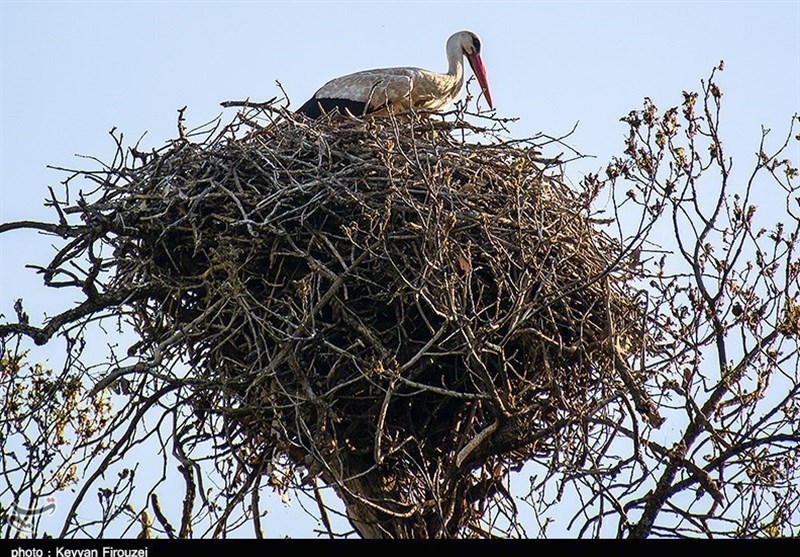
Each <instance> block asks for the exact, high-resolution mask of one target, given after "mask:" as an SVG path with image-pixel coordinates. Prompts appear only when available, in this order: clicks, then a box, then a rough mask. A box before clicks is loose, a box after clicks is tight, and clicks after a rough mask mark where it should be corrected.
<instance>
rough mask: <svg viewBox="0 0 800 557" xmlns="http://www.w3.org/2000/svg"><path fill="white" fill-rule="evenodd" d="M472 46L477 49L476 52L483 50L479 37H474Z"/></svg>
mask: <svg viewBox="0 0 800 557" xmlns="http://www.w3.org/2000/svg"><path fill="white" fill-rule="evenodd" d="M472 48H473V49H475V52H480V51H481V42H480V41H479V40H478V37H475V36H473V37H472Z"/></svg>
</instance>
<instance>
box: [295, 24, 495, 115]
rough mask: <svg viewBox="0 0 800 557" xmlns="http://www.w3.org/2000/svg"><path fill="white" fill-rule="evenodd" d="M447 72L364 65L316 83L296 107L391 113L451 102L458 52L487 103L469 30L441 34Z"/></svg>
mask: <svg viewBox="0 0 800 557" xmlns="http://www.w3.org/2000/svg"><path fill="white" fill-rule="evenodd" d="M446 49H447V61H448V70H447V73H437V72H431V71H428V70H423V69H420V68H382V69H376V70H366V71H361V72H357V73H353V74H349V75H345V76H342V77H337V78H336V79H332V80H331V81H329V82H328V83H326V84H325V85H323V86H322V87H320V88H319V90H318V91H317V92H316V93H314V96H313V97H311V99H309V100H308V102H306V103H305V104H304V105H303V106H302V107H300V108H299V109H298V112H300V113H303V114H305V115H306V116H309V117H311V118H317V117H319V116H320V115H322V114H324V113H326V112H330V111H332V110H337V109H338V110H340V111H342V112H343V111H348V112H350V113H351V114H353V115H355V116H363V115H366V114H381V113H385V112H387V111H388V110H389V109H391V110H392V111H393V112H395V113H400V112H405V111H408V110H411V109H420V110H440V109H442V108H444V107H445V106H447V105H448V104H450V103H451V102H453V101H454V100H455V99H456V98H457V97H458V95H459V93H460V92H461V88H462V87H463V85H464V56H466V57H467V60H469V63H470V65H471V66H472V70H473V72H474V73H475V77H477V79H478V82H479V84H480V86H481V89H482V90H483V94H484V96H485V97H486V101H487V102H488V103H489V106H490V107H491V106H492V97H491V94H490V92H489V84H488V80H487V78H486V70H485V69H484V67H483V61H482V59H481V42H480V39H479V38H478V36H477V35H476V34H475V33H473V32H471V31H459V32H458V33H455V34H454V35H452V36H451V37H450V38H449V39H448V40H447V47H446Z"/></svg>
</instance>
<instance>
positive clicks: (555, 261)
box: [81, 106, 652, 535]
mask: <svg viewBox="0 0 800 557" xmlns="http://www.w3.org/2000/svg"><path fill="white" fill-rule="evenodd" d="M490 124H491V122H490ZM135 155H136V160H135V162H136V164H130V165H128V164H126V165H122V166H121V167H120V168H118V169H116V170H114V172H113V175H112V176H111V177H106V178H104V182H103V185H102V188H101V195H100V196H99V199H98V200H97V201H94V202H92V203H91V204H84V205H82V207H81V213H82V214H83V218H84V219H85V220H87V221H97V220H98V219H100V220H102V221H103V222H104V223H106V224H105V226H106V227H107V228H108V229H109V230H110V231H111V232H112V235H110V236H109V238H108V242H109V243H111V244H112V245H113V247H114V258H113V259H114V263H115V273H116V274H115V277H114V279H113V280H112V282H111V284H110V285H109V289H110V290H113V289H114V288H118V289H128V290H131V289H135V290H136V292H139V293H140V294H137V295H136V296H132V297H131V299H130V300H129V301H128V302H126V303H129V304H132V306H133V315H134V320H135V324H136V327H137V330H138V332H139V333H140V335H141V338H142V343H141V345H140V346H138V350H139V353H140V354H143V355H148V357H149V358H151V360H153V359H154V358H155V359H156V360H158V361H166V360H173V361H175V360H177V359H180V360H182V361H184V362H186V363H188V364H189V371H188V372H187V376H186V377H187V378H188V379H190V380H191V381H193V382H194V383H192V384H193V385H195V387H194V389H193V391H192V395H191V396H190V397H189V398H188V401H189V403H190V404H191V405H192V406H193V407H194V408H195V410H196V411H197V412H199V413H207V412H212V413H217V414H222V415H224V416H225V417H226V418H225V421H226V431H225V432H224V433H223V432H216V433H214V435H218V436H220V437H225V439H226V440H227V442H229V443H230V444H232V445H235V447H236V451H237V452H238V454H239V455H240V458H242V459H244V460H245V461H246V462H249V463H250V465H251V466H253V467H254V468H257V467H261V471H262V472H264V473H268V472H269V471H270V470H274V468H273V467H272V466H273V465H274V464H275V463H276V462H289V463H290V465H291V466H293V467H295V468H297V469H302V470H305V471H306V473H307V475H308V476H309V477H318V476H321V477H322V478H323V479H324V480H325V481H326V482H327V483H329V484H331V485H334V486H335V487H336V489H337V491H338V492H339V493H340V495H341V496H342V497H343V498H344V499H345V501H346V502H348V501H350V502H352V503H354V504H355V503H357V502H358V501H361V502H364V501H365V500H368V507H369V508H371V509H372V511H371V512H372V515H370V516H371V517H372V518H373V519H376V520H379V519H380V516H394V517H409V520H411V521H412V522H413V521H416V522H415V524H417V526H415V528H417V530H416V531H417V532H419V531H420V530H419V524H420V523H423V522H424V523H425V525H424V526H425V527H424V528H423V530H422V531H425V532H427V533H428V534H429V535H441V534H442V533H443V532H446V531H447V530H448V528H451V527H452V526H453V525H455V527H456V528H459V527H462V526H463V525H464V524H465V523H466V522H468V521H469V520H470V517H469V516H468V515H470V513H473V514H474V513H479V512H480V511H479V510H476V508H474V507H473V506H472V505H473V502H474V501H477V500H480V499H481V498H485V497H489V496H491V495H492V494H496V493H497V489H500V488H499V487H498V486H497V485H495V484H497V481H496V480H497V478H498V476H497V470H498V468H497V466H498V464H501V465H503V466H504V467H513V466H517V465H521V464H522V463H524V462H526V461H527V460H529V459H531V458H532V457H534V456H547V455H550V454H553V452H554V451H557V450H558V451H560V452H561V454H562V455H567V457H571V458H579V456H580V455H579V454H578V453H579V451H578V449H577V446H578V444H576V443H573V442H572V441H571V439H572V438H573V437H575V436H578V435H580V432H581V431H582V429H581V425H580V424H581V423H582V422H581V420H582V419H583V418H585V417H586V416H588V415H590V414H591V413H594V412H597V411H598V409H600V408H602V406H603V405H604V404H605V403H607V401H608V400H610V399H612V398H614V397H616V396H619V393H620V392H623V393H626V397H629V398H632V399H633V400H634V401H635V403H636V405H637V406H638V407H639V408H640V410H641V411H642V412H644V413H645V414H646V413H647V412H648V409H652V408H651V407H650V406H649V405H648V401H647V400H646V397H644V395H643V394H642V393H643V391H642V390H641V389H640V388H639V387H638V385H639V384H640V383H641V381H642V378H640V377H638V376H637V373H636V372H635V371H633V370H632V369H631V368H630V367H628V365H627V363H626V360H627V358H628V356H629V355H631V354H638V353H639V351H640V350H642V343H643V332H642V331H643V325H642V318H643V316H642V308H641V304H640V303H639V302H638V301H637V300H636V297H635V296H634V295H633V293H632V290H631V289H630V288H629V287H628V286H627V285H626V283H625V281H624V280H623V279H622V278H621V276H617V275H615V274H614V273H613V270H614V268H615V265H616V264H617V263H618V262H619V258H620V257H621V256H622V253H621V249H622V248H621V247H620V246H619V245H618V243H616V242H615V241H612V240H611V239H610V238H609V237H608V236H606V235H605V234H604V233H602V232H601V231H599V229H598V227H597V226H596V225H595V224H593V222H592V220H591V218H590V207H589V206H590V203H591V201H592V197H593V196H592V192H588V191H576V189H574V188H572V187H569V186H568V185H566V184H565V183H564V181H563V179H562V177H561V176H562V168H561V165H560V163H557V162H554V161H552V160H551V161H546V160H544V159H542V158H541V155H540V154H539V149H538V148H537V145H536V142H535V141H527V142H520V141H501V140H498V138H497V137H496V136H495V135H494V134H493V133H492V132H491V131H490V130H487V129H485V128H478V127H475V126H473V125H470V124H467V123H465V122H464V121H463V120H462V119H461V118H458V117H449V118H444V119H442V118H430V117H426V116H404V117H402V118H375V119H367V120H365V121H362V120H356V119H350V118H343V117H332V118H330V119H327V120H320V121H308V120H305V119H304V118H301V117H295V116H293V115H291V114H289V113H286V112H283V111H281V110H280V109H277V108H275V107H270V106H267V107H262V108H261V109H259V110H256V111H253V110H250V111H249V112H247V113H246V114H245V113H243V114H240V116H239V118H238V119H237V121H236V123H235V124H234V125H232V126H230V127H228V128H226V129H224V130H222V131H221V132H219V133H216V134H213V135H212V136H210V137H208V138H206V139H205V140H204V141H202V142H201V143H194V142H192V141H191V140H190V139H186V138H182V139H180V140H177V141H175V142H173V143H171V144H170V146H169V147H168V148H165V149H162V150H161V151H159V152H156V153H153V154H150V155H146V156H145V155H142V154H140V153H135ZM141 292H145V293H146V295H141ZM561 458H565V457H564V456H562V457H561ZM469 470H472V471H473V473H472V474H469V473H466V472H467V471H469ZM492 471H493V472H492ZM492 482H494V483H492ZM490 485H491V486H494V487H490ZM448 497H449V498H453V499H454V500H458V501H459V503H458V505H457V507H458V509H456V510H453V509H452V508H451V509H450V511H448V512H450V514H449V515H447V516H448V517H449V518H446V517H444V518H443V516H444V515H446V514H447V513H446V512H445V511H446V510H447V509H445V511H442V509H441V508H439V510H438V511H437V512H436V514H437V516H438V517H439V518H438V519H436V521H434V520H433V519H431V518H430V517H429V515H430V514H431V512H433V511H431V509H432V508H433V507H436V506H437V505H439V504H440V503H441V502H442V501H445V500H448ZM462 502H463V504H462ZM439 506H441V505H439ZM462 506H463V508H461V507H462ZM470 509H471V510H470ZM350 512H351V519H352V520H353V521H354V524H356V525H357V527H358V524H360V525H361V527H359V529H360V530H361V532H362V534H364V533H365V532H366V533H369V527H368V526H365V524H366V522H368V521H369V520H370V516H366V515H365V513H364V512H362V513H361V516H360V517H359V516H356V515H358V514H359V513H358V512H355V511H352V510H350ZM381 513H384V514H381ZM366 514H367V515H368V514H369V513H368V512H367V513H366ZM424 516H427V517H428V518H420V517H424ZM376 517H377V518H376ZM426 521H427V522H426ZM437 521H438V525H434V524H433V522H437ZM448 521H450V522H449V523H448ZM443 523H447V524H449V526H447V525H444V526H443V525H442V524H443ZM373 533H374V532H373ZM394 534H397V533H396V532H395V533H394Z"/></svg>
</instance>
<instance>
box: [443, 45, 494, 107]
mask: <svg viewBox="0 0 800 557" xmlns="http://www.w3.org/2000/svg"><path fill="white" fill-rule="evenodd" d="M451 39H456V40H458V41H459V43H460V44H461V51H462V52H463V53H464V56H466V57H467V60H469V65H470V67H472V72H473V73H474V74H475V77H476V78H477V79H478V84H479V85H480V86H481V90H482V91H483V96H484V97H486V102H488V103H489V108H494V105H493V104H492V94H491V93H490V92H489V79H488V78H487V77H486V68H485V67H484V66H483V60H482V59H481V46H482V45H481V39H480V37H478V35H476V34H475V33H473V32H472V31H460V32H458V33H456V34H455V35H453V36H452V37H451Z"/></svg>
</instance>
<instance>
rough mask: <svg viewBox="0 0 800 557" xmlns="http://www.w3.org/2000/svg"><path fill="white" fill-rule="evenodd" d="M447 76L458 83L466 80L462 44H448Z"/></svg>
mask: <svg viewBox="0 0 800 557" xmlns="http://www.w3.org/2000/svg"><path fill="white" fill-rule="evenodd" d="M447 75H449V76H451V77H452V78H453V79H455V80H456V81H461V80H462V79H463V78H464V51H463V50H461V43H460V42H456V41H448V43H447Z"/></svg>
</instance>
